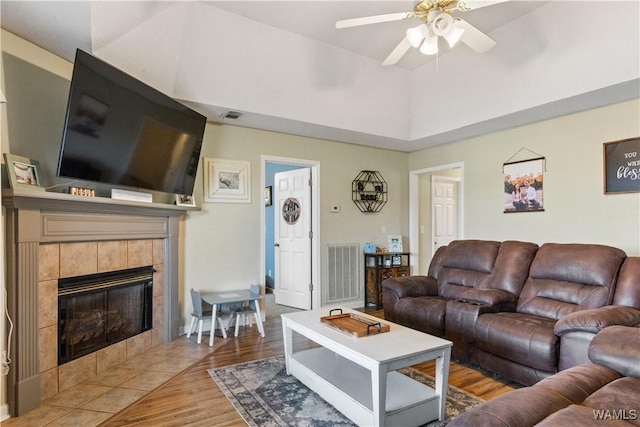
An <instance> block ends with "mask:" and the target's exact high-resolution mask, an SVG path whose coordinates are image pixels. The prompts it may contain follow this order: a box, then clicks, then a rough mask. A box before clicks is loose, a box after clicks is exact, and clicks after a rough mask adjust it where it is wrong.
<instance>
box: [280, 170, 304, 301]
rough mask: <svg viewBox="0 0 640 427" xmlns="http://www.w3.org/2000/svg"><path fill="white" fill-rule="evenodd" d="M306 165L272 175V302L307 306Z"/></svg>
mask: <svg viewBox="0 0 640 427" xmlns="http://www.w3.org/2000/svg"><path fill="white" fill-rule="evenodd" d="M310 177H311V174H310V169H309V168H301V169H296V170H292V171H287V172H278V173H276V174H275V176H274V187H275V188H274V194H273V200H274V204H275V208H276V212H275V219H274V221H275V223H274V235H275V236H274V237H275V238H274V242H275V246H276V247H275V251H274V252H275V274H274V276H275V289H274V293H275V302H276V303H277V304H282V305H287V306H290V307H296V308H301V309H306V310H308V309H310V308H311V292H312V290H311V284H312V279H311V239H312V236H311V217H312V215H311V185H310Z"/></svg>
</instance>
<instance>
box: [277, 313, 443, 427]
mask: <svg viewBox="0 0 640 427" xmlns="http://www.w3.org/2000/svg"><path fill="white" fill-rule="evenodd" d="M330 308H331V309H335V307H330ZM330 308H321V309H318V310H311V311H301V312H296V313H287V314H282V332H283V336H284V352H285V357H286V363H287V374H289V375H293V376H295V377H296V378H298V379H299V380H300V381H301V382H302V383H304V384H305V385H306V386H307V387H309V388H310V389H311V390H313V391H315V392H316V393H318V394H319V395H320V396H321V397H322V398H323V399H325V400H326V401H327V402H329V403H330V404H331V405H333V406H334V407H335V408H336V409H338V410H339V411H340V412H342V413H343V414H344V415H345V416H347V417H348V418H349V419H351V420H352V421H353V422H355V423H356V424H358V425H362V426H383V425H388V426H419V425H422V424H426V423H427V422H429V421H432V420H435V419H436V418H438V419H440V420H443V419H444V418H445V404H446V401H447V387H448V378H449V360H450V357H451V345H452V343H451V342H450V341H447V340H444V339H441V338H438V337H434V336H431V335H427V334H425V333H422V332H419V331H416V330H413V329H410V328H406V327H404V326H400V325H396V324H395V323H391V322H388V321H385V320H381V319H378V318H376V317H372V316H368V315H366V314H364V313H360V312H356V311H354V310H350V309H347V308H342V307H341V308H342V310H343V312H344V313H356V314H357V315H358V316H361V317H367V318H369V319H371V320H374V321H381V322H383V323H385V324H387V325H389V326H390V328H391V329H390V331H389V332H385V333H381V334H378V335H371V336H365V337H361V338H357V337H354V336H352V335H349V334H346V333H344V332H341V331H339V330H336V329H334V328H331V327H329V326H327V325H325V324H322V323H321V322H320V318H321V317H322V316H328V315H329V311H330ZM334 314H335V313H334ZM294 331H295V332H297V333H299V334H301V335H302V336H304V337H306V338H308V339H310V340H312V341H314V342H316V343H317V344H319V345H320V346H318V347H316V348H311V349H304V350H300V351H294V348H293V332H294ZM434 359H435V360H436V387H435V390H433V389H432V388H430V387H427V386H426V385H424V384H422V383H420V382H418V381H415V380H413V379H411V378H409V377H407V376H406V375H403V374H401V373H399V372H396V371H397V370H398V369H400V368H404V367H407V366H411V365H415V364H418V363H422V362H426V361H429V360H434Z"/></svg>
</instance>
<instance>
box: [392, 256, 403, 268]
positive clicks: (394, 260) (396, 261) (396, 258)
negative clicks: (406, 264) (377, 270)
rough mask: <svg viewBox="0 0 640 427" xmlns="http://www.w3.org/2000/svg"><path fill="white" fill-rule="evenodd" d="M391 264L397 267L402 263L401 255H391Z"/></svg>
mask: <svg viewBox="0 0 640 427" xmlns="http://www.w3.org/2000/svg"><path fill="white" fill-rule="evenodd" d="M391 265H393V266H394V267H399V266H401V265H402V256H400V255H392V256H391Z"/></svg>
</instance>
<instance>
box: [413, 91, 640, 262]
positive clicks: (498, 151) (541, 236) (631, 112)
mask: <svg viewBox="0 0 640 427" xmlns="http://www.w3.org/2000/svg"><path fill="white" fill-rule="evenodd" d="M637 136H640V101H639V100H637V99H636V100H633V101H628V102H624V103H620V104H616V105H612V106H608V107H603V108H598V109H594V110H589V111H585V112H581V113H576V114H571V115H567V116H563V117H558V118H555V119H551V120H546V121H543V122H540V123H535V124H531V125H527V126H522V127H518V128H514V129H510V130H507V131H503V132H497V133H493V134H490V135H486V136H482V137H478V138H473V139H470V140H465V141H460V142H457V143H455V144H449V145H445V146H440V147H435V148H431V149H427V150H422V151H419V152H415V153H412V154H411V155H410V156H409V170H420V169H425V168H430V167H435V166H438V165H445V164H451V163H457V162H463V163H464V192H465V201H464V221H465V222H464V230H465V236H464V237H465V238H478V239H495V240H508V239H515V240H526V241H532V242H536V243H544V242H578V243H583V242H584V243H599V244H605V245H611V246H617V247H619V248H621V249H623V250H624V251H626V252H627V254H628V255H640V193H626V194H610V195H605V194H604V191H603V154H602V153H603V143H605V142H609V141H616V140H620V139H625V138H631V137H637ZM521 149H523V150H522V152H521V153H520V154H519V155H518V156H517V157H515V158H513V159H511V160H512V161H515V160H524V159H527V158H535V157H539V156H538V155H537V154H539V155H541V156H544V157H545V158H546V171H545V173H544V205H545V211H544V212H532V213H515V214H504V213H503V172H502V164H503V163H504V162H506V161H507V160H509V159H510V158H511V157H512V156H514V154H516V153H517V152H518V151H519V150H521ZM534 153H537V154H534Z"/></svg>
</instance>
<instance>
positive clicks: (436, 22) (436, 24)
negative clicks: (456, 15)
mask: <svg viewBox="0 0 640 427" xmlns="http://www.w3.org/2000/svg"><path fill="white" fill-rule="evenodd" d="M431 28H432V29H433V33H434V34H435V35H436V36H444V35H445V34H447V33H449V32H450V31H451V30H452V29H453V16H451V15H449V14H448V13H446V12H442V13H441V14H439V15H438V16H436V17H435V18H434V19H433V21H432V22H431Z"/></svg>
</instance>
